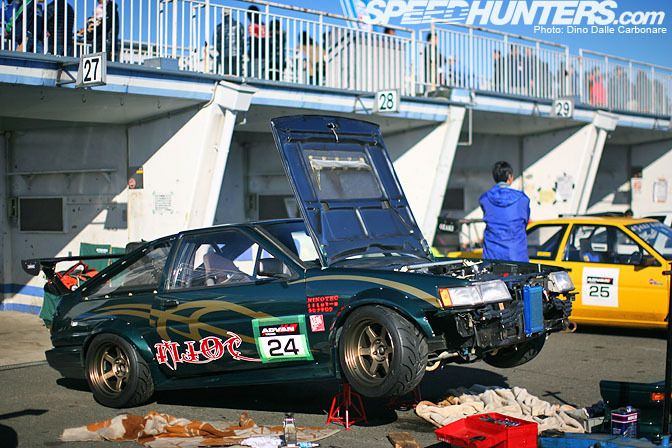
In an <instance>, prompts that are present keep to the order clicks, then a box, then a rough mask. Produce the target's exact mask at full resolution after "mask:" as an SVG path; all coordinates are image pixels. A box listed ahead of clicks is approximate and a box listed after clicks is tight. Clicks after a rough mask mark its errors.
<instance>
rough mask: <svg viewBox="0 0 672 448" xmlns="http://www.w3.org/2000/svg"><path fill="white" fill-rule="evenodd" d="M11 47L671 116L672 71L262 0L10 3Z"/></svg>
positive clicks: (478, 33) (477, 33) (485, 33)
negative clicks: (374, 25)
mask: <svg viewBox="0 0 672 448" xmlns="http://www.w3.org/2000/svg"><path fill="white" fill-rule="evenodd" d="M4 1H5V3H3V8H2V11H1V14H0V25H2V30H3V31H4V38H3V39H2V40H1V43H0V49H2V50H10V51H23V52H32V53H44V54H53V55H57V56H71V57H79V56H80V55H81V54H84V53H89V52H99V51H102V52H105V53H107V57H108V58H109V59H110V60H113V61H116V62H122V63H129V64H142V63H143V62H144V61H145V60H147V59H148V58H156V57H162V58H169V59H172V60H174V61H176V62H177V64H176V66H177V67H178V68H179V69H181V70H190V71H197V72H204V73H213V74H219V75H225V76H235V77H240V78H254V79H262V80H267V81H282V82H289V83H296V84H301V85H311V86H320V87H331V88H336V89H342V90H352V91H365V92H374V91H377V90H382V89H399V90H400V92H401V94H402V95H410V96H423V95H437V94H441V92H442V91H445V90H446V89H450V88H465V89H474V90H479V91H484V92H493V93H497V94H502V95H508V96H519V97H527V98H535V99H541V100H553V99H556V98H561V97H572V98H574V99H575V100H576V101H577V102H580V103H583V104H587V105H591V106H594V107H596V108H600V109H607V110H613V111H617V112H633V113H639V114H651V115H656V116H669V115H670V114H671V113H672V111H671V108H672V101H671V99H670V97H671V94H672V70H670V69H669V68H665V67H660V66H656V65H653V64H646V63H642V62H637V61H631V60H628V59H624V58H620V57H618V56H610V55H603V54H598V53H595V52H590V51H587V50H578V52H571V51H570V49H569V48H568V47H566V46H564V45H560V44H556V43H553V42H546V41H542V40H538V39H531V38H525V37H521V36H515V35H512V34H507V33H503V32H498V31H494V30H486V29H481V28H476V27H469V26H464V25H441V24H436V25H432V26H431V27H429V28H428V29H425V30H420V31H414V30H410V29H406V28H400V27H390V28H387V29H385V30H384V31H381V30H379V29H375V30H371V29H370V27H367V26H366V25H365V24H363V23H362V22H360V21H358V20H355V19H349V18H346V17H343V16H339V15H336V14H328V13H323V12H319V11H313V10H307V9H303V8H297V7H290V6H287V5H281V4H277V3H270V2H263V1H256V0H252V1H237V0H230V1H227V0H219V1H209V0H205V1H204V0H51V2H50V3H48V4H46V6H45V3H44V2H41V1H37V0H13V2H12V3H10V1H11V0H4Z"/></svg>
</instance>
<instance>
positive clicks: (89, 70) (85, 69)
mask: <svg viewBox="0 0 672 448" xmlns="http://www.w3.org/2000/svg"><path fill="white" fill-rule="evenodd" d="M106 82H107V58H106V56H105V53H91V54H85V55H83V56H82V57H81V58H80V60H79V69H78V70H77V84H76V86H77V87H95V86H103V85H105V84H106Z"/></svg>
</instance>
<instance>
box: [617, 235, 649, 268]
mask: <svg viewBox="0 0 672 448" xmlns="http://www.w3.org/2000/svg"><path fill="white" fill-rule="evenodd" d="M615 232H616V235H615V236H616V237H615V239H614V240H615V241H614V243H615V244H614V249H613V262H614V263H618V264H632V265H637V264H640V263H641V262H642V260H643V259H644V258H646V257H650V255H649V253H648V252H647V251H646V249H644V248H643V247H642V246H640V245H639V244H637V242H635V240H633V239H632V238H630V237H629V236H628V235H627V234H626V233H625V232H623V231H622V230H620V229H615Z"/></svg>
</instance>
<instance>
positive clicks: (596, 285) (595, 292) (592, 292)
mask: <svg viewBox="0 0 672 448" xmlns="http://www.w3.org/2000/svg"><path fill="white" fill-rule="evenodd" d="M619 273H620V270H619V269H617V268H583V282H582V288H581V303H582V304H584V305H589V306H608V307H614V308H615V307H618V274H619Z"/></svg>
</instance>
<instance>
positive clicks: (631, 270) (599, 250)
mask: <svg viewBox="0 0 672 448" xmlns="http://www.w3.org/2000/svg"><path fill="white" fill-rule="evenodd" d="M562 257H563V259H562V261H563V263H562V264H561V265H562V266H563V267H566V268H569V269H571V272H570V276H571V277H572V281H573V282H574V284H575V286H576V287H577V289H578V290H579V294H578V295H577V297H576V301H575V303H574V307H573V312H572V320H574V321H576V322H577V323H588V324H591V323H592V324H598V325H616V326H634V327H660V328H663V327H664V326H665V322H664V317H665V315H666V314H667V294H666V293H667V289H666V288H665V285H666V283H665V280H664V279H663V277H662V270H663V269H661V268H662V265H661V264H660V263H659V261H658V260H656V259H655V257H653V256H652V255H651V254H650V253H649V251H647V250H646V249H645V248H644V247H643V245H642V244H641V243H640V242H637V241H635V239H634V238H633V237H632V235H630V234H628V233H626V232H625V231H624V230H623V229H621V228H619V227H618V226H615V225H601V224H575V225H573V226H572V228H571V229H570V233H569V237H568V238H567V241H566V244H565V248H564V251H563V254H562ZM656 264H658V266H655V265H656Z"/></svg>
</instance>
